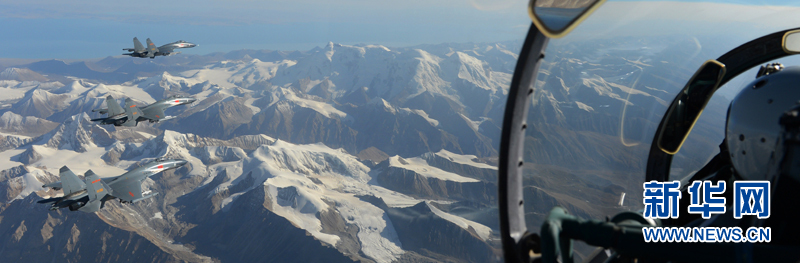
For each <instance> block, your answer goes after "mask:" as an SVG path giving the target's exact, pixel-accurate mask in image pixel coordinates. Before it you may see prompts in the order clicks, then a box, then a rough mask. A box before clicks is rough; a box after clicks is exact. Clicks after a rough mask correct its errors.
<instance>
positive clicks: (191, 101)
mask: <svg viewBox="0 0 800 263" xmlns="http://www.w3.org/2000/svg"><path fill="white" fill-rule="evenodd" d="M188 101H189V102H188V103H194V102H195V101H197V99H195V98H189V100H188Z"/></svg>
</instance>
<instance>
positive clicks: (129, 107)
mask: <svg viewBox="0 0 800 263" xmlns="http://www.w3.org/2000/svg"><path fill="white" fill-rule="evenodd" d="M125 114H127V115H128V120H127V121H126V122H125V124H124V125H125V126H136V123H137V119H139V117H143V116H144V114H143V113H142V110H140V109H139V107H137V106H136V102H134V101H133V100H132V99H131V98H127V99H125Z"/></svg>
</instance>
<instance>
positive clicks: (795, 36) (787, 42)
mask: <svg viewBox="0 0 800 263" xmlns="http://www.w3.org/2000/svg"><path fill="white" fill-rule="evenodd" d="M781 47H783V51H784V52H786V53H787V54H798V53H800V30H793V31H789V32H786V34H784V35H783V41H781Z"/></svg>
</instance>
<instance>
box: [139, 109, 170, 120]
mask: <svg viewBox="0 0 800 263" xmlns="http://www.w3.org/2000/svg"><path fill="white" fill-rule="evenodd" d="M164 108H165V107H163V106H158V105H152V106H151V107H145V108H144V109H142V113H143V117H145V118H148V119H151V120H154V121H157V120H161V119H163V118H164V117H166V115H165V114H164Z"/></svg>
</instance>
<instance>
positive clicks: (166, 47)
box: [158, 44, 175, 54]
mask: <svg viewBox="0 0 800 263" xmlns="http://www.w3.org/2000/svg"><path fill="white" fill-rule="evenodd" d="M174 50H175V46H173V45H171V44H167V45H163V46H160V47H158V52H161V53H164V54H169V53H172V51H174Z"/></svg>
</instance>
